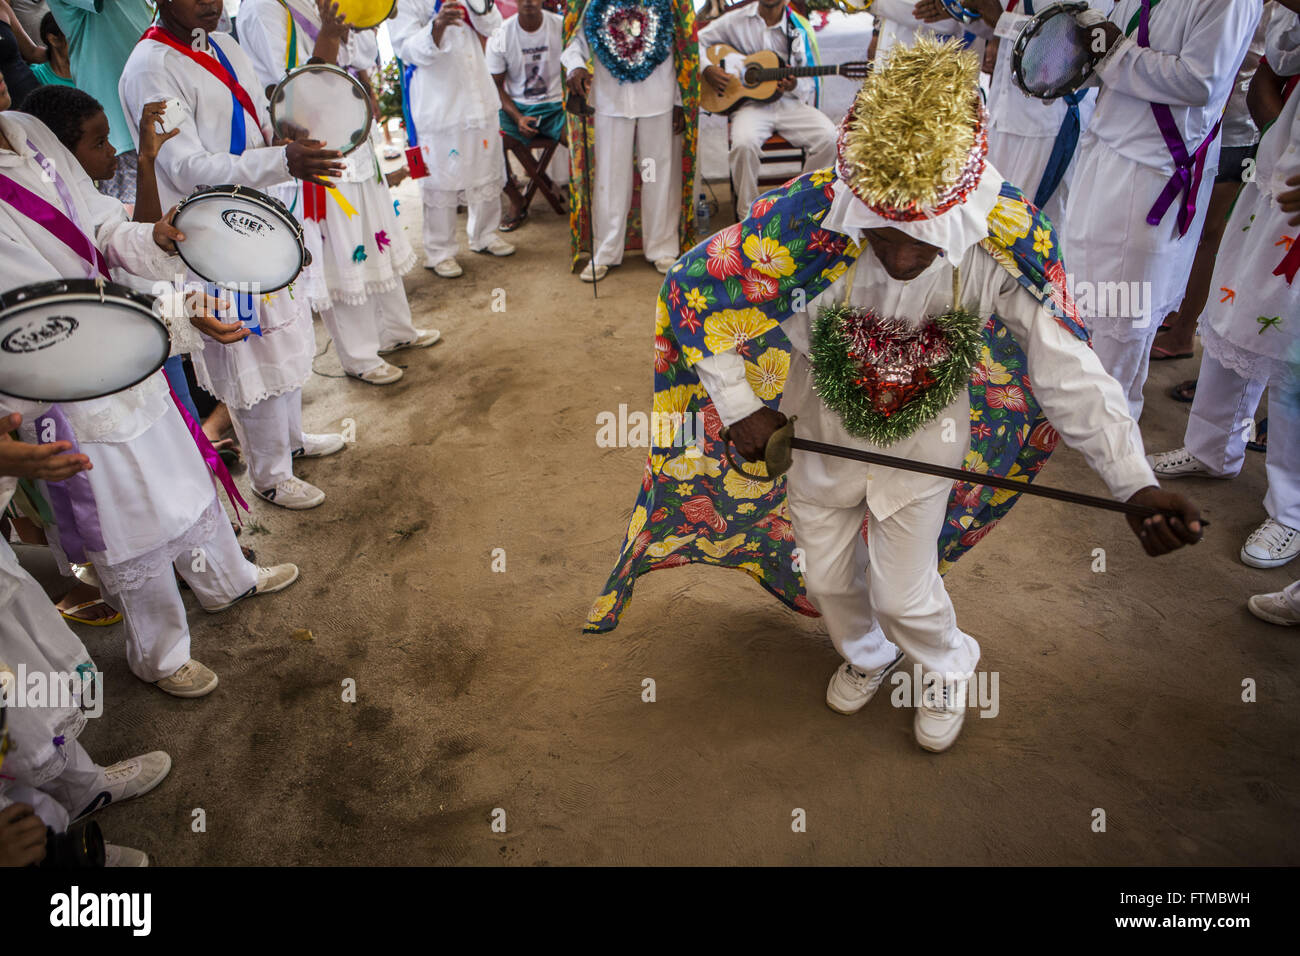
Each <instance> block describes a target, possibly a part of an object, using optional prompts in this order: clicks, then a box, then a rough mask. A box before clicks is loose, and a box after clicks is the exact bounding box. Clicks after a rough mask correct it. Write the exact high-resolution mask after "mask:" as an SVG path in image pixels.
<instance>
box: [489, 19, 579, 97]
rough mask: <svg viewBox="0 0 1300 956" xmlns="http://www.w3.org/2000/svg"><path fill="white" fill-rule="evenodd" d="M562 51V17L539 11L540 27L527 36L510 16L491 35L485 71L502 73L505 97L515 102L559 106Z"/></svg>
mask: <svg viewBox="0 0 1300 956" xmlns="http://www.w3.org/2000/svg"><path fill="white" fill-rule="evenodd" d="M563 52H564V18H563V17H561V16H560V15H559V14H558V13H551V11H549V10H543V11H542V25H541V26H540V27H538V28H537V30H536V32H534V33H529V32H528V31H527V30H525V29H524V28H523V26H522V25H521V24H520V22H519V17H518V15H515V16H513V17H510V18H509V19H508V20H506V22H505V23H503V24H502V25H501V29H500V30H498V31H497V32H496V33H494V34H492V38H491V39H490V40H488V42H487V49H486V50H485V51H484V53H485V54H486V57H487V68H488V72H489V73H491V74H492V75H494V76H495V75H497V74H500V73H504V74H505V75H506V78H505V88H506V95H508V96H509V97H510V98H511V99H512V100H514V101H515V102H516V103H520V104H530V103H531V104H535V103H559V102H561V101H562V100H563V99H564V87H563V84H562V83H561V81H560V55H561V54H562V53H563Z"/></svg>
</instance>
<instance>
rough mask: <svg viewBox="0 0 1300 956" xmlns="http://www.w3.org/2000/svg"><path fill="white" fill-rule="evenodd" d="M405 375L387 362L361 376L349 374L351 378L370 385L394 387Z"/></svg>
mask: <svg viewBox="0 0 1300 956" xmlns="http://www.w3.org/2000/svg"><path fill="white" fill-rule="evenodd" d="M405 374H406V373H405V372H403V371H402V370H401V369H400V368H398V367H397V366H396V365H389V364H388V363H387V362H385V363H383V364H382V365H377V366H375V367H374V368H372V369H371V370H370V371H368V372H362V373H361V374H360V375H353V374H352V373H351V372H348V375H349V376H350V377H351V378H355V379H357V380H358V381H362V382H366V383H367V384H369V385H392V384H393V383H394V382H396V381H397V380H398V379H400V378H401V377H402V376H403V375H405Z"/></svg>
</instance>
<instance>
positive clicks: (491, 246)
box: [470, 232, 515, 256]
mask: <svg viewBox="0 0 1300 956" xmlns="http://www.w3.org/2000/svg"><path fill="white" fill-rule="evenodd" d="M470 251H471V252H478V253H481V254H484V255H492V256H513V255H514V254H515V247H514V246H512V245H511V244H510V243H508V242H506V241H505V240H504V239H502V238H501V234H500V233H496V232H494V233H492V238H491V239H489V240H488V241H487V245H486V246H484V247H483V248H482V249H471V250H470Z"/></svg>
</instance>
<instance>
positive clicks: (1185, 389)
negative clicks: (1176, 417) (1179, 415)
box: [1169, 379, 1196, 405]
mask: <svg viewBox="0 0 1300 956" xmlns="http://www.w3.org/2000/svg"><path fill="white" fill-rule="evenodd" d="M1169 397H1170V398H1172V399H1173V400H1174V401H1175V402H1182V403H1183V404H1184V405H1190V404H1192V402H1194V401H1196V379H1189V380H1188V381H1186V382H1179V383H1178V384H1177V385H1175V386H1174V387H1173V388H1171V389H1170V390H1169Z"/></svg>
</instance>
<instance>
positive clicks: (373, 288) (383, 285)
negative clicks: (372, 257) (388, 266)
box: [311, 246, 420, 312]
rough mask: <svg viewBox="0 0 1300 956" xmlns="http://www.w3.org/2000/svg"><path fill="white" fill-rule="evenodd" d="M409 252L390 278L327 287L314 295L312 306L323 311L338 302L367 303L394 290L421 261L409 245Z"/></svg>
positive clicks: (395, 266) (347, 303) (346, 303)
mask: <svg viewBox="0 0 1300 956" xmlns="http://www.w3.org/2000/svg"><path fill="white" fill-rule="evenodd" d="M407 253H408V254H407V256H406V258H404V259H402V260H401V261H400V262H398V263H396V264H395V265H394V266H393V274H391V275H390V276H389V277H388V278H386V279H380V280H378V281H371V282H365V283H359V282H349V283H347V285H346V286H345V287H344V288H342V289H329V288H325V290H324V294H323V295H314V296H312V298H311V307H312V308H313V309H315V310H316V311H317V312H321V311H323V310H325V309H330V308H333V307H334V304H335V303H336V302H337V303H340V304H342V305H365V303H366V301H367V300H368V299H369V298H370V297H371V296H375V295H382V294H383V293H385V292H392V291H393V290H394V289H396V288H397V287H398V286H400V285H401V284H402V276H404V275H406V274H407V273H408V272H410V271H411V270H412V269H414V268H415V267H416V266H417V265H418V264H419V262H420V256H419V254H418V253H417V252H416V251H415V250H414V249H411V248H410V247H409V246H408V247H407ZM322 285H323V284H322Z"/></svg>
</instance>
